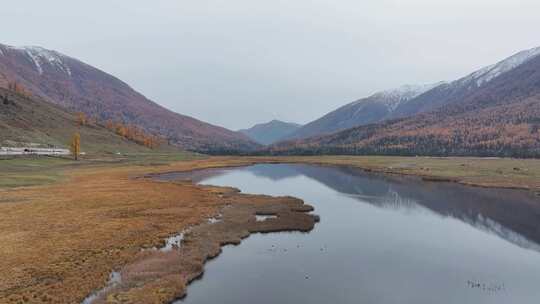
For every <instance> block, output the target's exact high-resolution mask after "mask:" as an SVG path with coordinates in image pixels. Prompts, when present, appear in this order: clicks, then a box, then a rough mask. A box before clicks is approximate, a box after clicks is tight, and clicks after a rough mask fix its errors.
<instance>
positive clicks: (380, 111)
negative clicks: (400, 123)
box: [286, 83, 442, 139]
mask: <svg viewBox="0 0 540 304" xmlns="http://www.w3.org/2000/svg"><path fill="white" fill-rule="evenodd" d="M441 84H442V83H435V84H424V85H404V86H401V87H399V88H396V89H391V90H386V91H381V92H377V93H375V94H373V95H371V96H369V97H367V98H363V99H360V100H357V101H354V102H352V103H350V104H347V105H345V106H343V107H341V108H339V109H337V110H335V111H332V112H330V113H328V114H326V115H325V116H323V117H321V118H319V119H317V120H315V121H313V122H310V123H308V124H307V125H305V126H303V127H302V128H300V129H298V130H297V131H295V132H294V133H292V134H291V135H289V136H287V137H286V139H301V138H307V137H310V136H316V135H322V134H329V133H333V132H337V131H341V130H345V129H348V128H352V127H356V126H361V125H365V124H370V123H375V122H379V121H381V120H384V119H386V118H387V117H389V116H390V115H391V114H392V113H393V111H394V110H395V109H396V108H397V107H398V106H399V105H400V104H402V103H404V102H407V101H409V100H411V99H413V98H415V97H417V96H419V95H421V94H422V93H424V92H426V91H428V90H431V89H432V88H434V87H436V86H439V85H441Z"/></svg>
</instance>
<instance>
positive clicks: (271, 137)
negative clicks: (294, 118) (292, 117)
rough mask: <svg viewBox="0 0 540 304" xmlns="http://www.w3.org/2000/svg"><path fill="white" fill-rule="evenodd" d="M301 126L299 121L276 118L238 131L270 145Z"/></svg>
mask: <svg viewBox="0 0 540 304" xmlns="http://www.w3.org/2000/svg"><path fill="white" fill-rule="evenodd" d="M300 127H301V125H300V124H297V123H291V122H284V121H281V120H277V119H274V120H271V121H269V122H267V123H260V124H256V125H254V126H253V127H251V128H249V129H242V130H239V131H238V132H241V133H243V134H245V135H247V136H248V137H249V138H251V139H252V140H254V141H256V142H258V143H260V144H263V145H269V144H273V143H275V142H277V141H280V140H282V139H284V138H285V137H286V136H287V135H289V134H291V133H292V132H294V131H296V130H298V129H299V128H300Z"/></svg>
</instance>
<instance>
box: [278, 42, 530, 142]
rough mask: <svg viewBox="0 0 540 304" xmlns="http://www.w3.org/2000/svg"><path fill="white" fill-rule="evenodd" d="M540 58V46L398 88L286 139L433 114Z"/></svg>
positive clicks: (343, 109) (330, 115)
mask: <svg viewBox="0 0 540 304" xmlns="http://www.w3.org/2000/svg"><path fill="white" fill-rule="evenodd" d="M539 55H540V47H538V48H533V49H530V50H526V51H522V52H519V53H517V54H515V55H513V56H511V57H508V58H506V59H504V60H502V61H500V62H498V63H496V64H493V65H490V66H487V67H485V68H482V69H480V70H478V71H475V72H473V73H471V74H469V75H467V76H465V77H463V78H460V79H458V80H455V81H451V82H444V81H443V82H438V83H435V84H428V85H405V86H402V87H400V88H397V89H392V90H386V91H382V92H378V93H375V94H373V95H371V96H369V97H367V98H363V99H360V100H358V101H355V102H353V103H350V104H347V105H345V106H343V107H341V108H339V109H337V110H335V111H333V112H330V113H328V114H326V115H325V116H323V117H321V118H319V119H317V120H315V121H313V122H311V123H308V124H306V125H305V126H304V127H302V128H300V129H299V130H297V131H296V132H294V133H293V134H291V135H290V136H288V137H287V139H302V138H307V137H311V136H317V135H324V134H330V133H334V132H337V131H341V130H345V129H349V128H353V127H357V126H361V125H367V124H371V123H377V122H380V121H383V120H387V119H393V118H402V117H407V116H412V115H416V114H418V113H424V112H430V111H433V110H436V109H438V108H441V107H443V106H445V105H449V104H452V103H456V102H459V101H460V100H462V99H463V98H465V97H466V96H467V95H468V94H470V93H471V92H472V91H474V90H476V89H478V88H480V87H482V86H484V85H486V84H488V83H490V82H491V81H492V80H493V79H495V78H497V77H498V76H501V75H503V74H505V73H508V72H510V71H512V70H514V69H515V68H517V67H519V66H522V65H524V64H526V63H527V62H529V61H530V60H531V59H533V58H536V57H537V56H539Z"/></svg>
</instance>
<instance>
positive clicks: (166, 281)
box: [89, 186, 319, 304]
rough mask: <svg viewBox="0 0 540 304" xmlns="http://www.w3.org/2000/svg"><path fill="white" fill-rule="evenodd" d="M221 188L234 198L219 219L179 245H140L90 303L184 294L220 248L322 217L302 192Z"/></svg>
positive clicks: (192, 230) (302, 228)
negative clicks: (145, 247) (295, 194)
mask: <svg viewBox="0 0 540 304" xmlns="http://www.w3.org/2000/svg"><path fill="white" fill-rule="evenodd" d="M201 187H204V186H201ZM213 188H214V189H217V188H215V187H213ZM222 190H223V191H222V192H220V193H219V195H220V197H222V198H223V199H225V200H228V201H230V203H228V204H227V205H226V206H224V207H223V208H222V209H221V210H220V213H219V216H218V220H213V221H212V220H209V221H207V222H203V223H201V224H198V225H195V226H193V227H189V228H187V229H186V230H184V232H182V234H183V238H182V241H181V242H180V243H179V246H178V247H177V248H172V249H170V250H167V251H163V250H145V251H141V252H140V253H139V254H138V255H137V256H136V257H135V259H134V262H132V263H130V264H128V265H125V266H124V267H122V269H121V270H119V271H118V273H119V274H120V275H121V277H122V282H121V283H119V284H117V285H116V286H114V287H113V288H107V289H106V290H105V292H102V293H99V296H98V297H96V298H95V299H93V301H91V302H89V303H92V304H103V303H109V302H111V301H113V302H114V301H118V302H122V301H128V302H137V303H156V302H158V303H171V302H173V301H176V300H180V299H182V298H184V297H185V296H186V295H187V289H188V286H189V284H190V283H191V282H193V281H195V280H197V279H199V278H201V277H202V276H203V274H204V265H205V264H206V262H207V261H209V260H212V259H215V258H217V257H218V256H219V255H220V254H221V252H222V247H224V246H227V245H235V246H237V245H240V244H241V242H242V240H243V239H245V238H247V237H249V236H250V235H251V234H255V233H276V232H305V233H307V232H309V231H311V230H312V229H313V228H314V226H315V223H316V222H318V221H319V218H318V216H316V215H313V214H309V212H311V211H313V207H312V206H310V205H307V204H305V203H304V202H303V201H302V200H300V199H297V198H293V197H270V196H265V195H251V194H242V193H239V191H237V190H236V189H232V188H222ZM260 215H271V216H272V218H268V219H266V220H264V221H259V220H257V218H256V217H257V216H260ZM134 286H136V287H134Z"/></svg>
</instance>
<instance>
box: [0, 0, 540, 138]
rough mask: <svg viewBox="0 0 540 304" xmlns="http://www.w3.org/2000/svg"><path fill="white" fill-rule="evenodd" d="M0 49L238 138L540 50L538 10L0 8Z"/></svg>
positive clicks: (211, 1) (135, 4)
mask: <svg viewBox="0 0 540 304" xmlns="http://www.w3.org/2000/svg"><path fill="white" fill-rule="evenodd" d="M0 4H1V9H0V28H1V29H2V30H1V34H2V35H1V36H0V39H1V41H0V43H4V44H10V45H39V46H43V47H45V48H51V49H55V50H58V51H60V52H62V53H65V54H67V55H70V56H72V57H75V58H78V59H81V60H83V61H85V62H87V63H89V64H91V65H94V66H96V67H98V68H100V69H103V70H104V71H106V72H109V73H111V74H113V75H115V76H117V77H119V78H120V79H122V80H124V81H126V82H127V83H129V84H130V85H131V86H133V87H134V88H135V89H137V90H138V91H140V92H141V93H143V94H145V95H146V96H147V97H149V98H151V99H153V100H154V101H156V102H158V103H160V104H161V105H164V106H166V107H168V108H170V109H172V110H174V111H176V112H179V113H183V114H187V115H191V116H194V117H196V118H199V119H202V120H204V121H207V122H211V123H214V124H217V125H222V126H225V127H228V128H231V129H238V128H243V127H248V126H250V125H252V124H255V123H260V122H265V121H269V120H271V119H274V118H275V119H281V120H285V121H294V122H298V123H306V122H309V121H311V120H313V119H315V118H318V117H320V116H322V115H323V114H325V113H327V112H329V111H331V110H334V109H335V108H337V107H339V106H341V105H343V104H346V103H348V102H351V101H353V100H356V99H358V98H361V97H364V96H367V95H370V94H371V93H373V92H375V91H378V90H382V89H387V88H393V87H397V86H400V85H402V84H416V83H432V82H437V81H440V80H452V79H455V78H458V77H461V76H464V75H465V74H468V73H469V72H472V71H473V70H475V69H477V68H480V67H482V66H485V65H488V64H491V63H495V62H496V61H498V60H501V59H503V58H504V57H507V56H509V55H512V54H513V53H515V52H517V51H520V50H523V49H527V48H532V47H536V46H540V35H539V33H538V29H540V18H539V17H538V13H539V12H540V1H539V0H362V1H360V0H309V1H308V0H272V1H267V0H265V1H259V0H192V1H184V0H152V1H148V0H123V1H120V0H92V1H73V0H49V1H43V0H17V1H6V0H0Z"/></svg>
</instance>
